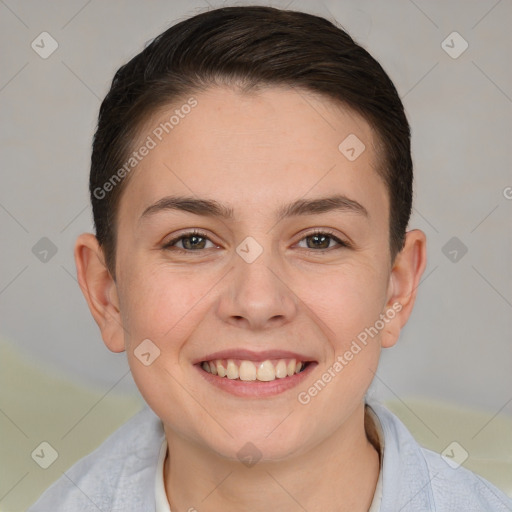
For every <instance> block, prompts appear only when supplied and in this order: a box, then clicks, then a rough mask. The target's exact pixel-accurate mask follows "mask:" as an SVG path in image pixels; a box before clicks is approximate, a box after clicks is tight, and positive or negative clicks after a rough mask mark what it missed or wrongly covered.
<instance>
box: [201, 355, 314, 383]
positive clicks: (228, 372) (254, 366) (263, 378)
mask: <svg viewBox="0 0 512 512" xmlns="http://www.w3.org/2000/svg"><path fill="white" fill-rule="evenodd" d="M306 365H307V362H304V361H297V360H296V359H265V360H264V361H248V360H246V359H216V360H214V361H203V363H202V364H201V368H202V369H203V370H204V371H205V372H208V373H211V374H212V375H218V376H219V377H223V378H227V379H231V380H236V379H238V380H243V381H254V380H258V381H260V382H270V381H273V380H276V379H284V378H286V377H292V376H293V375H295V374H296V373H300V372H301V371H303V370H304V369H305V367H306Z"/></svg>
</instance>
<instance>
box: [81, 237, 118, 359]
mask: <svg viewBox="0 0 512 512" xmlns="http://www.w3.org/2000/svg"><path fill="white" fill-rule="evenodd" d="M74 256H75V264H76V269H77V278H78V284H79V285H80V289H81V290H82V293H83V294H84V297H85V300H86V301H87V304H88V306H89V310H90V311H91V314H92V316H93V317H94V320H95V321H96V323H97V324H98V327H99V328H100V331H101V336H102V338H103V341H104V343H105V345H106V346H107V347H108V348H109V349H110V350H111V351H112V352H123V351H124V350H125V346H124V329H123V325H122V321H121V314H120V308H119V297H118V295H117V287H116V283H115V281H114V280H113V279H112V276H111V275H110V272H109V271H108V269H107V267H106V265H105V261H104V257H103V251H102V249H101V247H100V246H99V244H98V240H97V238H96V237H95V236H94V235H93V234H92V233H83V234H81V235H80V236H79V237H78V238H77V240H76V243H75V251H74Z"/></svg>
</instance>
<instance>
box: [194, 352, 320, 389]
mask: <svg viewBox="0 0 512 512" xmlns="http://www.w3.org/2000/svg"><path fill="white" fill-rule="evenodd" d="M228 355H230V356H232V357H228ZM293 356H295V357H293ZM317 364H318V363H317V362H316V361H314V360H311V359H309V358H307V357H306V356H301V355H295V354H292V355H291V356H290V353H277V352H266V353H260V354H255V353H250V352H247V351H238V352H237V353H235V352H231V353H229V354H227V353H218V354H216V355H213V356H207V357H206V358H205V359H203V360H201V361H198V362H196V363H195V365H194V366H195V367H196V368H197V369H198V370H199V372H200V373H201V375H202V377H203V378H205V379H206V380H207V381H208V382H210V383H211V384H213V385H215V386H217V387H218V388H220V389H222V390H224V391H227V392H228V393H230V394H234V395H236V396H243V397H255V398H261V397H268V396H272V395H276V394H279V393H283V392H284V391H287V390H289V389H291V388H293V387H295V386H297V385H298V384H299V383H300V382H302V381H303V380H304V378H305V377H306V376H307V375H308V374H309V373H310V372H311V371H312V369H313V368H314V367H315V366H316V365H317Z"/></svg>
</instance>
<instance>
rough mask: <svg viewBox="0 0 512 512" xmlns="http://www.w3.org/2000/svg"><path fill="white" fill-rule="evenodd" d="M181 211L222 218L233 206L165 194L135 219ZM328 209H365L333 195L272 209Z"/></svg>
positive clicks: (279, 215)
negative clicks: (165, 212)
mask: <svg viewBox="0 0 512 512" xmlns="http://www.w3.org/2000/svg"><path fill="white" fill-rule="evenodd" d="M172 210H174V211H183V212H188V213H193V214H195V215H202V216H206V217H218V218H221V219H225V220H232V219H233V218H234V211H233V208H231V207H228V206H225V205H223V204H222V203H219V202H218V201H215V200H212V199H198V198H195V197H188V196H166V197H162V198H161V199H159V200H158V201H157V202H156V203H154V204H152V205H150V206H148V207H147V208H146V209H145V210H144V212H143V213H142V215H141V216H140V218H139V222H140V221H142V220H143V219H144V218H148V217H150V216H153V215H155V214H157V213H160V212H164V211H172ZM331 211H338V212H348V213H357V214H359V215H363V216H365V217H368V216H369V215H368V211H367V209H366V208H365V207H364V206H363V205H362V204H360V203H358V202H357V201H354V200H353V199H349V198H348V197H346V196H344V195H340V194H337V195H333V196H329V197H320V198H316V199H298V200H296V201H294V202H292V203H290V204H287V205H283V206H281V207H280V208H279V209H278V210H277V212H276V219H277V221H281V220H283V219H285V218H288V217H293V216H297V215H315V214H319V213H326V212H331Z"/></svg>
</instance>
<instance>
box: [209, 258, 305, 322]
mask: <svg viewBox="0 0 512 512" xmlns="http://www.w3.org/2000/svg"><path fill="white" fill-rule="evenodd" d="M282 273H283V272H279V268H278V265H277V264H276V262H275V260H273V259H272V255H271V254H270V251H268V252H267V251H263V253H262V254H261V255H260V256H259V257H258V258H257V259H256V260H255V261H253V262H251V263H248V262H247V261H245V260H244V259H243V258H242V257H239V256H238V255H237V256H236V257H235V261H234V267H233V268H232V270H231V272H229V274H228V276H226V278H227V280H226V283H225V289H224V291H223V293H222V295H221V297H220V302H219V305H218V314H219V315H220V316H221V318H222V320H223V321H224V322H227V323H231V324H233V325H236V326H238V327H246V328H249V329H254V330H265V329H269V328H275V327H278V326H280V325H284V324H286V323H288V322H290V321H291V320H292V319H293V318H294V316H295V315H296V314H297V309H298V307H297V305H298V301H297V297H295V295H294V293H293V291H292V290H291V289H290V287H289V286H288V285H287V284H286V283H285V282H284V279H283V278H282V277H280V274H282Z"/></svg>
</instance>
